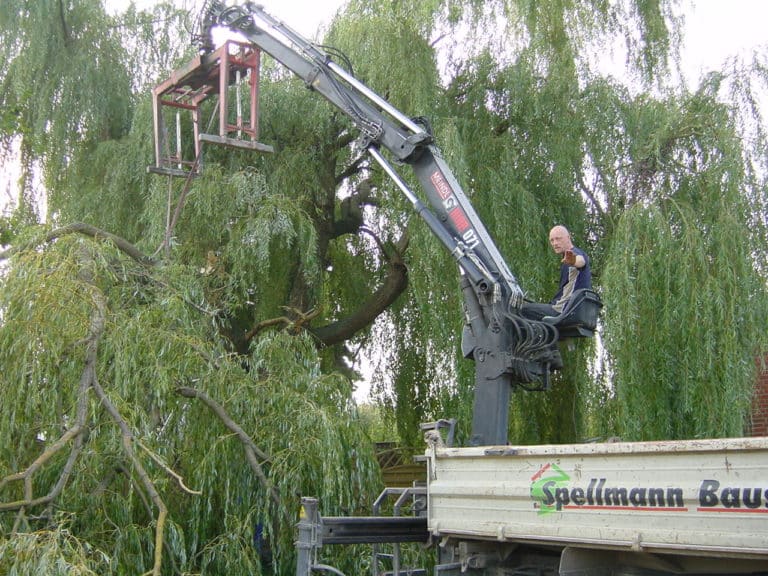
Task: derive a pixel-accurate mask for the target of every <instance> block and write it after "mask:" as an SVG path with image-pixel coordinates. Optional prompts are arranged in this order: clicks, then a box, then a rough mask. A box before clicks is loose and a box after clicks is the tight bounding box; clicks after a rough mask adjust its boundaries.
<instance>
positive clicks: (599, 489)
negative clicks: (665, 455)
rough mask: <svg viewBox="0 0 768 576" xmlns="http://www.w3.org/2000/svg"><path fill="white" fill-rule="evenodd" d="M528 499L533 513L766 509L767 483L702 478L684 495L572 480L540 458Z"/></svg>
mask: <svg viewBox="0 0 768 576" xmlns="http://www.w3.org/2000/svg"><path fill="white" fill-rule="evenodd" d="M531 499H532V500H533V507H534V508H536V509H537V510H538V514H539V515H546V514H551V513H553V512H561V511H564V510H626V511H634V512H660V511H664V512H688V511H690V510H694V511H696V512H717V513H763V514H768V488H767V487H765V486H746V487H745V486H728V485H723V484H722V483H721V482H720V481H719V480H713V479H711V478H710V479H702V480H701V482H699V484H698V488H697V489H696V490H695V491H692V490H690V488H689V496H688V500H686V494H685V491H684V489H683V487H681V486H632V485H626V484H622V483H618V482H611V480H610V478H589V479H588V480H587V481H586V482H580V483H579V482H574V481H572V479H571V476H570V475H569V474H568V473H567V472H565V471H564V470H563V469H562V468H561V467H560V466H558V465H557V464H552V463H550V464H546V465H544V466H542V467H541V468H540V469H539V470H538V472H536V474H534V475H533V476H532V477H531Z"/></svg>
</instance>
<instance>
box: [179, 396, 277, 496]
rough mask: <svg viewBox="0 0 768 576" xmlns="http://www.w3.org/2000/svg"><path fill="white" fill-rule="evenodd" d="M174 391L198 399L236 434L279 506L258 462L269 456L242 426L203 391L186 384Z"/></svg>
mask: <svg viewBox="0 0 768 576" xmlns="http://www.w3.org/2000/svg"><path fill="white" fill-rule="evenodd" d="M176 393H177V394H179V395H181V396H184V397H185V398H197V399H198V400H200V401H201V402H202V403H203V404H205V405H206V406H207V407H208V409H209V410H210V411H211V412H213V413H214V414H215V415H216V417H218V419H219V420H221V422H222V424H224V426H226V427H227V428H228V429H229V430H230V431H232V432H233V433H234V434H235V436H237V438H238V440H240V442H241V443H242V444H243V450H245V457H246V458H247V460H248V463H249V464H250V465H251V469H252V470H253V472H254V474H256V477H257V478H258V479H259V482H261V485H262V486H263V487H264V489H265V490H267V492H269V495H270V497H271V498H272V502H273V503H274V504H275V505H276V506H277V507H279V505H280V494H279V493H278V491H277V489H276V488H275V487H274V485H273V484H272V483H271V482H270V481H269V478H267V475H266V474H265V473H264V469H263V468H262V467H261V463H260V462H259V459H261V460H262V461H263V462H267V461H269V459H270V458H269V456H268V455H267V454H265V453H264V452H263V451H262V450H261V449H260V448H259V447H258V446H257V445H256V443H255V442H254V441H253V439H252V438H251V437H250V436H249V435H248V433H247V432H246V431H245V430H243V428H242V427H241V426H240V425H239V424H238V423H237V422H235V421H234V420H233V419H232V418H231V417H230V416H229V414H227V411H226V410H225V409H224V407H223V406H221V404H219V403H218V402H216V401H215V400H214V399H213V398H211V397H210V396H208V395H207V394H205V392H202V391H201V390H197V389H195V388H190V387H188V386H181V387H179V388H177V389H176Z"/></svg>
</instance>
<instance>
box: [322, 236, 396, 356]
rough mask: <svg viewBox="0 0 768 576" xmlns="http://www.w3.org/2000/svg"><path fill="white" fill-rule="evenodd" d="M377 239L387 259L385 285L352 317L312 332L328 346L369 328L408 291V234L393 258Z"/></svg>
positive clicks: (393, 254) (351, 315)
mask: <svg viewBox="0 0 768 576" xmlns="http://www.w3.org/2000/svg"><path fill="white" fill-rule="evenodd" d="M371 234H372V233H371ZM374 238H375V240H376V242H377V244H378V245H379V247H380V248H382V253H383V254H384V257H385V258H387V268H388V271H387V276H386V278H385V279H384V283H383V284H382V285H381V286H380V287H379V288H378V290H376V292H374V293H373V294H372V295H371V296H370V297H369V298H368V299H366V300H365V301H364V302H363V303H362V304H361V305H360V306H359V307H358V308H357V310H355V311H354V312H353V313H352V314H350V315H348V316H346V317H344V318H342V319H341V320H338V321H336V322H332V323H331V324H328V325H326V326H321V327H319V328H313V329H311V330H310V332H311V333H312V335H313V336H314V337H315V338H317V340H318V341H320V342H321V343H322V344H323V345H325V346H333V345H334V344H339V343H341V342H344V341H345V340H348V339H349V338H351V337H352V336H354V335H355V334H356V333H357V332H359V331H360V330H362V329H363V328H365V327H366V326H369V325H370V324H371V323H372V322H373V321H374V320H375V319H376V318H377V317H378V316H379V315H380V314H381V313H382V312H384V310H386V309H387V308H388V307H389V306H390V305H391V304H392V303H393V302H394V301H395V300H397V298H398V297H399V296H400V294H402V293H403V292H405V290H406V288H407V287H408V267H407V266H406V265H405V261H404V260H403V253H404V252H405V250H406V249H407V247H408V234H407V232H406V233H404V234H403V236H402V237H401V238H400V240H399V241H398V242H397V244H396V245H395V250H394V252H393V253H392V254H387V252H386V251H384V250H383V245H382V243H381V241H380V240H379V239H378V238H377V237H375V235H374Z"/></svg>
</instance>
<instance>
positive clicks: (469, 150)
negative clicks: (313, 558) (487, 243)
mask: <svg viewBox="0 0 768 576" xmlns="http://www.w3.org/2000/svg"><path fill="white" fill-rule="evenodd" d="M58 8H60V10H53V11H52V10H49V9H48V3H45V2H32V1H30V0H11V1H10V2H4V3H3V6H2V8H0V29H1V30H2V34H1V35H0V39H2V40H0V42H2V44H1V45H2V55H3V57H4V61H6V62H9V63H10V64H9V66H8V67H7V68H6V69H4V70H3V71H2V72H0V80H1V83H0V104H2V108H0V109H2V113H1V114H2V116H0V119H1V121H0V129H2V136H3V139H4V140H3V141H4V143H5V144H6V145H8V146H11V147H12V146H17V147H18V148H19V149H20V150H21V160H22V165H23V166H24V167H25V168H26V171H25V172H24V174H23V182H22V184H23V186H22V190H23V191H24V192H23V193H22V195H21V198H20V208H19V210H18V211H17V212H16V213H15V214H13V215H11V216H10V217H8V218H5V219H3V226H4V230H3V236H2V241H3V242H4V243H5V244H6V245H8V247H7V248H6V249H5V251H4V252H2V259H3V262H4V265H5V275H4V277H3V280H2V282H3V283H2V293H1V294H0V310H1V311H2V312H1V313H2V326H1V327H0V363H1V364H2V366H3V367H4V370H3V373H2V376H1V378H2V389H3V400H4V401H3V403H2V404H1V405H0V427H2V437H3V438H8V439H10V440H9V441H7V442H4V443H3V445H2V446H0V455H1V456H0V538H2V539H1V540H0V546H1V548H0V567H1V568H2V570H3V571H5V570H6V568H7V569H8V571H10V569H11V567H13V568H14V569H16V570H26V571H27V573H39V572H40V571H41V570H42V571H46V570H47V571H48V572H51V571H52V570H53V569H51V568H49V566H53V565H55V564H56V563H58V564H59V565H61V566H66V568H63V569H62V570H65V571H67V572H68V573H69V572H76V571H78V570H79V571H80V572H82V573H92V572H96V573H101V572H110V571H111V572H115V573H123V572H126V571H130V572H134V571H136V570H137V569H139V570H146V571H150V570H151V571H154V572H155V573H160V572H161V571H162V572H163V573H166V572H167V573H185V572H198V573H204V574H214V573H247V572H250V573H259V572H264V571H268V570H271V571H273V572H276V573H286V574H287V573H290V572H291V549H292V529H291V525H292V523H293V521H294V519H293V513H294V512H295V510H296V499H297V494H299V493H301V494H312V495H315V496H319V497H320V498H321V499H322V501H323V511H324V513H326V514H328V513H334V512H342V511H345V512H350V511H354V510H355V509H357V508H358V507H359V506H361V503H364V502H366V501H367V498H368V497H369V496H370V495H371V493H372V491H375V490H376V488H378V485H377V483H378V478H377V474H376V469H375V466H374V464H373V459H372V455H371V450H370V447H369V444H370V443H369V442H368V441H367V438H366V436H365V433H364V430H362V429H361V427H360V425H359V423H358V421H357V419H356V415H355V410H354V406H353V404H352V402H351V393H352V386H353V380H354V378H356V376H355V374H354V372H353V371H352V370H350V366H352V367H354V359H355V355H356V354H357V353H358V351H359V350H360V348H361V347H363V346H365V347H367V348H368V349H369V350H371V351H372V355H373V356H374V357H375V358H376V359H378V362H379V366H378V369H377V370H376V372H375V378H376V379H377V384H378V386H379V391H380V393H379V395H378V396H379V398H380V400H381V401H382V402H383V403H384V404H385V405H386V406H388V407H391V409H392V414H393V415H395V419H396V424H397V429H398V431H399V433H400V436H401V437H402V439H404V440H405V441H407V442H409V443H411V444H417V443H418V442H419V440H418V438H417V432H416V431H417V429H418V426H417V425H418V422H419V421H422V420H426V419H433V418H437V417H446V416H458V417H460V419H461V420H462V421H463V422H469V420H470V418H469V417H468V416H467V415H468V414H469V411H470V410H471V401H472V382H473V375H472V372H473V370H472V366H471V364H470V363H468V362H465V361H463V360H461V359H460V353H459V348H460V346H459V341H458V335H459V334H460V327H461V323H462V317H461V298H460V293H459V290H458V281H457V279H458V275H457V271H456V268H455V264H454V263H453V262H452V260H451V258H450V257H449V255H447V254H445V253H444V251H443V250H442V248H441V247H440V246H439V244H438V243H437V242H436V241H435V240H434V239H433V238H432V237H431V234H430V232H429V231H428V230H427V229H426V227H425V226H423V224H422V223H421V222H420V221H419V219H418V218H417V217H416V216H415V215H413V214H411V212H410V209H409V207H408V206H407V203H406V201H405V200H404V199H403V198H402V197H401V196H400V195H399V194H398V193H397V191H396V190H395V189H394V187H393V186H392V185H391V184H390V183H389V182H387V180H386V178H385V177H384V175H382V174H381V173H380V172H378V171H377V170H376V169H374V167H373V166H371V164H370V162H369V160H368V159H367V157H366V156H365V155H364V153H363V152H362V150H361V149H360V147H359V146H358V145H357V144H356V143H355V139H356V134H355V133H354V130H353V129H352V127H351V125H350V123H349V121H348V120H347V119H346V118H345V117H343V115H340V114H339V113H337V112H334V111H333V110H332V109H331V108H330V107H329V106H328V105H327V104H326V103H324V102H323V101H322V100H321V99H320V98H319V97H317V95H316V94H313V93H312V92H310V91H307V90H306V88H305V87H304V86H303V84H302V83H301V82H298V81H296V80H295V79H293V78H291V77H290V75H289V74H288V73H286V72H285V71H284V70H281V69H280V68H279V67H278V66H276V65H275V64H274V63H271V62H269V61H267V62H265V64H264V68H263V70H262V80H263V85H262V88H263V90H262V100H261V114H262V133H261V140H262V141H264V142H267V143H269V144H271V145H273V146H274V148H275V153H274V154H272V155H268V156H263V157H257V156H254V155H253V154H252V153H245V152H242V151H239V152H233V151H231V150H228V149H214V148H207V149H206V155H205V169H204V173H203V175H202V176H201V177H199V178H196V179H194V181H189V182H186V181H182V179H176V180H170V181H169V179H167V178H164V177H160V176H156V175H149V174H147V172H146V170H145V168H146V166H147V165H149V164H151V163H152V162H153V160H152V151H151V142H152V134H151V132H152V117H151V106H150V102H149V89H150V87H151V85H152V84H153V83H155V82H157V81H158V80H160V79H161V78H162V77H164V76H165V75H166V74H167V73H168V71H170V70H172V69H174V68H176V67H177V66H178V65H179V64H181V63H182V62H184V60H185V56H186V57H189V56H190V55H191V53H192V51H193V50H194V48H189V47H188V41H187V38H186V37H185V36H186V35H185V34H183V33H181V32H180V31H182V30H185V23H184V22H183V20H184V18H185V16H184V14H180V13H178V12H176V11H174V10H173V9H172V8H170V7H167V6H159V7H158V8H156V9H155V10H154V11H153V12H151V13H140V12H135V11H133V10H131V11H129V12H128V13H126V14H125V15H121V16H120V17H117V18H116V17H110V16H107V15H106V14H105V13H104V11H103V9H102V7H101V5H100V3H99V2H97V1H95V0H77V1H75V0H73V1H71V2H69V3H64V2H60V3H59V4H58ZM669 9H670V7H669V5H668V3H665V2H646V1H643V2H635V3H632V2H627V3H626V4H624V3H622V4H616V3H608V2H603V1H594V2H587V3H563V2H558V1H552V2H549V1H547V2H543V1H542V2H535V3H531V2H527V1H526V2H522V1H512V0H509V1H506V2H502V1H494V2H464V3H460V2H440V1H438V0H434V1H428V2H424V1H421V2H390V1H384V0H381V1H376V2H358V1H356V0H353V1H351V2H349V3H348V5H347V6H346V7H345V10H344V11H343V12H342V13H341V14H339V16H338V17H337V19H336V20H335V22H334V23H333V25H332V27H331V29H330V30H329V31H328V35H327V38H326V40H325V41H326V42H327V43H329V44H333V45H334V46H336V47H337V48H339V49H341V50H342V51H343V52H344V53H346V54H347V55H348V56H349V59H350V61H351V62H353V63H354V73H355V74H356V75H357V76H358V77H359V78H361V79H362V80H363V81H364V82H366V83H367V84H368V85H370V86H372V87H373V88H374V89H375V90H376V91H378V92H379V93H381V94H384V95H386V97H387V98H388V99H389V100H391V101H392V102H393V103H394V105H395V106H397V107H398V108H400V109H401V110H403V111H405V112H406V113H408V114H413V115H425V116H428V117H429V118H430V120H431V122H432V125H433V128H434V132H435V134H436V138H437V140H438V144H439V145H440V147H441V149H442V150H443V153H444V155H445V156H446V158H447V159H448V161H449V164H450V165H451V166H452V168H453V170H454V172H455V173H456V175H457V177H458V178H459V180H460V181H461V183H462V185H463V188H464V189H465V191H466V192H467V193H468V195H469V196H470V198H471V200H472V202H473V204H474V205H475V207H476V208H477V210H478V212H479V213H480V215H481V217H482V218H483V220H484V221H485V222H486V224H487V226H488V228H489V229H490V231H491V233H492V235H493V236H494V238H495V239H496V240H497V242H498V244H499V246H500V248H501V250H502V252H503V253H504V254H506V255H507V256H508V258H509V263H510V265H511V266H512V269H513V271H514V272H515V273H516V275H517V276H518V277H519V279H520V281H521V283H522V285H523V286H524V287H526V288H527V290H528V292H529V295H530V296H531V297H532V298H535V299H540V300H543V299H547V298H548V297H549V296H550V295H551V293H552V292H553V290H554V286H553V283H554V276H555V273H556V268H557V261H556V259H554V258H553V256H552V255H551V254H550V252H549V249H548V247H547V245H546V236H547V231H548V229H549V228H550V227H551V225H552V224H555V223H563V224H566V225H567V226H568V227H569V228H570V229H571V231H572V232H573V234H574V237H575V240H576V242H577V244H579V245H581V246H583V247H586V248H587V249H588V250H589V251H590V252H591V253H592V255H593V266H594V267H595V272H596V274H595V278H596V284H598V286H599V287H600V288H601V289H602V291H603V296H604V300H605V302H606V304H607V306H606V310H605V312H604V316H603V318H604V338H603V342H604V350H603V352H602V353H603V357H604V358H606V360H605V361H604V362H603V364H601V366H603V367H604V369H603V371H602V372H598V371H596V369H595V368H594V366H593V363H592V360H593V358H594V357H595V349H594V347H593V344H591V343H589V342H579V343H575V344H574V345H573V346H572V347H571V346H567V347H565V348H564V350H563V352H564V355H565V359H566V370H564V371H563V372H562V373H561V374H559V375H558V376H557V377H556V378H555V380H554V382H553V386H552V390H551V391H550V392H548V393H546V394H526V395H523V394H519V395H517V397H516V398H515V401H514V402H513V408H512V410H513V411H514V413H513V418H512V431H511V432H512V435H513V438H514V439H515V440H518V441H520V440H525V441H570V440H574V439H580V438H582V437H583V436H584V435H586V434H592V433H610V434H617V433H618V434H623V435H626V436H627V437H659V436H662V435H665V436H667V437H685V436H695V435H708V434H711V435H718V434H735V433H738V432H739V431H740V430H739V426H740V424H741V420H742V419H743V417H744V414H745V407H744V399H745V398H746V396H747V390H748V387H749V385H750V383H751V381H750V377H751V375H750V367H752V366H753V362H752V356H751V354H752V353H753V351H754V350H753V349H752V348H751V344H754V343H757V342H758V336H757V333H758V331H759V329H760V325H759V320H760V318H761V316H760V315H761V314H762V318H764V317H765V315H764V310H765V308H764V302H765V294H764V281H761V280H760V277H759V276H758V273H757V272H756V271H760V270H761V268H760V267H761V266H763V268H762V270H765V268H764V264H765V263H764V262H763V261H761V260H760V259H761V258H762V256H760V254H759V253H758V249H759V246H761V244H760V243H759V242H760V238H763V239H764V238H765V236H764V224H765V205H766V204H765V194H764V186H763V184H762V182H761V181H760V175H761V172H760V171H759V170H756V169H754V167H753V165H751V164H750V163H749V160H750V158H749V156H748V154H747V153H748V150H746V149H745V148H744V144H743V142H742V141H740V140H739V139H738V137H737V136H738V135H739V134H740V132H739V129H740V127H741V125H740V122H741V121H742V120H743V119H744V118H746V117H747V116H744V115H740V114H739V113H738V112H739V110H737V109H735V108H733V107H729V106H728V105H727V104H726V103H724V102H723V101H722V98H723V92H722V91H720V90H718V88H719V87H720V86H721V85H720V84H718V83H716V82H715V83H712V82H710V83H707V84H704V85H703V86H702V88H701V89H699V90H698V91H696V92H694V93H689V92H688V91H686V90H685V89H684V88H679V89H675V90H672V89H670V88H668V86H669V84H668V83H667V82H666V81H665V80H664V78H665V77H666V74H667V71H668V70H669V67H668V64H669V63H670V62H673V61H674V58H673V56H674V53H675V42H674V40H675V34H674V30H675V28H674V26H675V22H674V19H672V18H671V16H670V14H669V13H668V12H669ZM500 22H502V23H503V25H504V26H505V28H503V30H504V31H505V33H504V34H500V32H499V31H500V28H499V23H500ZM41 30H44V31H45V33H44V34H41V33H40V31H41ZM670 30H672V33H670ZM459 34H468V37H467V38H466V40H465V46H471V47H472V49H471V50H466V51H462V52H455V51H453V50H451V49H450V48H451V47H450V43H451V39H452V38H455V37H458V35H459ZM616 38H624V39H626V45H627V46H628V48H629V59H628V60H629V62H630V64H631V66H632V69H633V70H634V71H636V72H637V77H638V78H639V82H640V83H641V84H640V85H641V86H642V87H643V88H642V89H640V90H637V89H633V90H630V89H629V88H627V87H626V86H623V85H622V84H620V83H618V82H617V81H615V80H612V79H610V78H604V77H601V76H600V75H599V73H598V72H597V68H596V66H595V50H596V49H597V47H600V46H601V45H605V44H609V43H610V42H611V41H612V40H614V39H616ZM444 46H445V48H444ZM185 49H186V50H187V52H186V54H185V52H184V51H185ZM651 88H653V90H651ZM740 90H741V92H740V93H741V94H746V92H745V91H744V90H743V89H740ZM744 110H746V109H744ZM207 112H210V110H206V113H207ZM756 137H757V138H762V134H757V135H756ZM403 174H404V175H405V176H406V177H409V175H408V173H407V172H406V171H404V172H403ZM38 175H39V176H40V177H41V178H42V181H43V183H44V185H45V188H46V191H47V200H48V203H47V215H48V218H47V220H46V224H44V225H43V224H37V223H36V222H34V218H33V215H34V211H35V208H36V207H35V206H33V205H32V203H31V200H30V198H31V194H30V193H29V191H30V189H31V186H32V183H33V182H34V180H35V177H36V176H38ZM169 215H170V217H169ZM761 235H763V236H761ZM682 242H685V244H684V246H686V247H688V248H690V250H682V249H676V248H675V249H673V247H679V246H680V243H682ZM662 257H665V258H666V259H665V260H664V259H662ZM662 264H664V267H663V268H662V269H661V270H664V271H665V273H664V274H662V273H661V270H659V273H656V274H645V275H643V276H642V277H638V272H639V271H642V269H643V267H644V266H650V265H656V266H661V265H662ZM673 272H676V273H677V275H675V274H673ZM710 274H711V275H712V280H711V281H710V279H709V275H710ZM694 275H696V276H695V277H696V278H705V279H706V280H707V282H706V284H705V287H706V290H705V291H702V290H696V289H694V286H693V285H692V283H691V280H692V279H693V278H694ZM739 278H741V280H738V279H739ZM697 286H698V285H697ZM747 300H749V302H750V303H751V305H752V308H751V309H749V310H748V309H747V308H746V307H744V306H743V304H744V303H745V302H746V301H747ZM662 328H663V329H662ZM646 331H647V332H646ZM697 336H698V337H697ZM641 339H642V341H641ZM633 346H634V348H633ZM637 348H642V350H641V352H642V357H640V355H639V354H638V351H637ZM645 391H647V392H645ZM712 394H715V396H712ZM713 397H714V398H715V399H716V401H717V402H723V403H729V406H728V407H727V410H728V414H727V416H728V417H727V418H725V417H724V413H725V410H720V411H712V413H710V414H705V413H704V411H703V409H704V407H705V406H706V404H705V403H706V402H707V398H713ZM649 403H653V404H654V406H653V408H652V409H650V410H649V408H648V404H649ZM710 406H711V404H710ZM676 414H680V415H682V416H683V417H682V418H679V419H677V420H675V421H674V425H671V423H672V416H673V415H676ZM641 416H642V418H641ZM726 420H727V422H726ZM633 423H642V426H635V425H634V424H633ZM633 426H634V427H633ZM467 432H468V430H466V429H464V430H463V433H464V434H466V433H467ZM254 535H257V537H256V538H254ZM3 563H5V564H3ZM267 566H270V567H269V568H267ZM354 569H356V568H353V570H354Z"/></svg>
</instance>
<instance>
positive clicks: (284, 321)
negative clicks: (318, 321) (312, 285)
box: [245, 306, 320, 342]
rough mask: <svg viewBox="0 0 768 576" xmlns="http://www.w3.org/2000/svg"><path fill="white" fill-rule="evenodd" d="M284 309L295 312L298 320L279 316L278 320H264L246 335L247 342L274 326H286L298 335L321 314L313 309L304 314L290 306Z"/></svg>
mask: <svg viewBox="0 0 768 576" xmlns="http://www.w3.org/2000/svg"><path fill="white" fill-rule="evenodd" d="M283 309H284V310H287V311H290V312H293V314H294V316H296V318H295V319H293V320H292V319H291V318H288V317H287V316H278V317H277V318H270V319H268V320H262V321H261V322H259V323H258V324H256V326H254V327H253V328H252V329H251V330H249V331H248V332H247V333H246V334H245V340H246V342H250V341H251V340H252V339H253V338H254V337H255V336H256V335H257V334H258V333H259V332H261V331H262V330H264V329H266V328H270V327H272V326H285V327H287V328H288V329H289V330H290V331H291V332H292V333H294V334H298V333H299V332H300V331H301V330H302V329H303V328H304V325H305V324H308V323H309V322H310V321H311V320H312V319H313V318H315V317H317V316H318V315H319V314H320V310H318V309H312V310H310V311H309V312H302V311H301V310H297V309H296V308H291V307H290V306H283Z"/></svg>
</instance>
